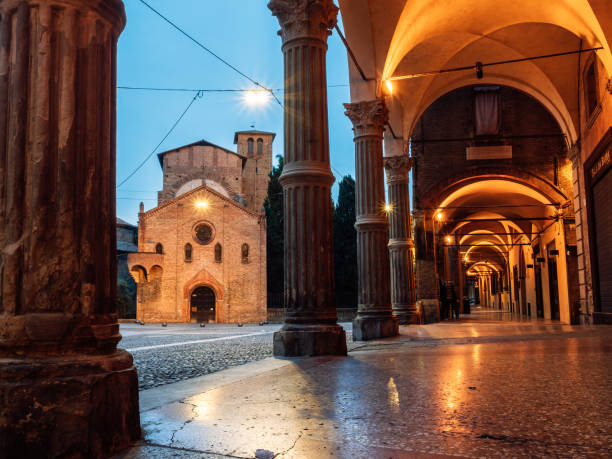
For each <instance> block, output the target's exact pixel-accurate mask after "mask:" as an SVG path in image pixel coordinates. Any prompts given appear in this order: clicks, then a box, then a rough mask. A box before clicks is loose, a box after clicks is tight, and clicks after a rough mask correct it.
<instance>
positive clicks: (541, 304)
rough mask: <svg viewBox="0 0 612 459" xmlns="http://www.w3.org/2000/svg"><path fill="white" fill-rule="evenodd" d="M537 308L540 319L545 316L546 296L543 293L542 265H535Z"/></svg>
mask: <svg viewBox="0 0 612 459" xmlns="http://www.w3.org/2000/svg"><path fill="white" fill-rule="evenodd" d="M535 291H536V310H537V316H538V318H539V319H543V318H544V296H543V295H542V267H541V266H540V265H539V264H537V265H536V267H535Z"/></svg>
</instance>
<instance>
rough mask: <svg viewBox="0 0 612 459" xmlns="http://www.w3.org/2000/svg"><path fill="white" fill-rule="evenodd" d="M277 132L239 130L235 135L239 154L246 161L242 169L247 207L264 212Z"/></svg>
mask: <svg viewBox="0 0 612 459" xmlns="http://www.w3.org/2000/svg"><path fill="white" fill-rule="evenodd" d="M275 137H276V134H274V133H273V132H263V131H239V132H236V134H235V135H234V144H236V145H238V154H239V155H241V156H244V157H245V158H246V161H245V163H244V167H243V170H242V193H243V195H244V198H245V200H246V207H247V208H248V209H250V210H252V211H254V212H257V213H260V212H262V207H263V203H264V200H265V199H266V196H267V195H268V181H269V179H270V172H271V171H272V143H273V142H274V138H275Z"/></svg>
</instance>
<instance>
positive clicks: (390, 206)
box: [385, 204, 393, 213]
mask: <svg viewBox="0 0 612 459" xmlns="http://www.w3.org/2000/svg"><path fill="white" fill-rule="evenodd" d="M392 211H393V206H392V205H391V204H385V212H387V213H390V212H392Z"/></svg>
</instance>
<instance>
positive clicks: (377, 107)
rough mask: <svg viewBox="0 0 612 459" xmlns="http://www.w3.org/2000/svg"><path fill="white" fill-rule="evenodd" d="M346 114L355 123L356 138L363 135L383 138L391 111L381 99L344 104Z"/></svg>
mask: <svg viewBox="0 0 612 459" xmlns="http://www.w3.org/2000/svg"><path fill="white" fill-rule="evenodd" d="M344 108H346V111H345V112H344V114H345V115H346V116H348V117H349V119H350V120H351V122H352V123H353V130H354V131H355V137H359V136H362V135H376V136H381V137H382V134H383V132H384V130H385V124H386V123H387V121H389V110H388V109H387V107H386V106H385V102H384V101H383V100H381V99H376V100H368V101H364V102H356V103H353V104H344Z"/></svg>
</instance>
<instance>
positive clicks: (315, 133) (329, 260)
mask: <svg viewBox="0 0 612 459" xmlns="http://www.w3.org/2000/svg"><path fill="white" fill-rule="evenodd" d="M268 8H270V10H271V11H272V14H273V15H274V16H276V17H277V18H278V21H279V23H280V26H281V30H280V32H279V35H280V36H281V37H282V40H283V46H282V49H283V54H284V59H285V97H284V112H285V162H284V168H283V173H282V175H281V178H280V182H281V184H282V185H283V190H284V194H285V203H284V206H285V308H286V311H285V324H284V326H283V327H282V328H281V330H280V331H278V332H276V333H275V334H274V355H281V356H299V355H322V354H337V355H346V336H345V333H344V329H343V328H342V327H341V326H339V325H338V324H337V323H336V320H337V315H336V308H335V304H334V268H333V237H332V200H331V186H332V184H333V182H334V177H333V175H332V173H331V169H330V164H329V133H328V126H327V74H326V65H325V55H326V53H327V38H328V36H329V35H330V33H331V32H330V30H331V29H332V28H333V27H334V26H335V24H336V16H337V14H338V8H337V7H336V6H335V5H334V3H333V1H332V0H272V1H270V3H269V4H268ZM270 281H271V282H273V281H275V280H273V279H270Z"/></svg>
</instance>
